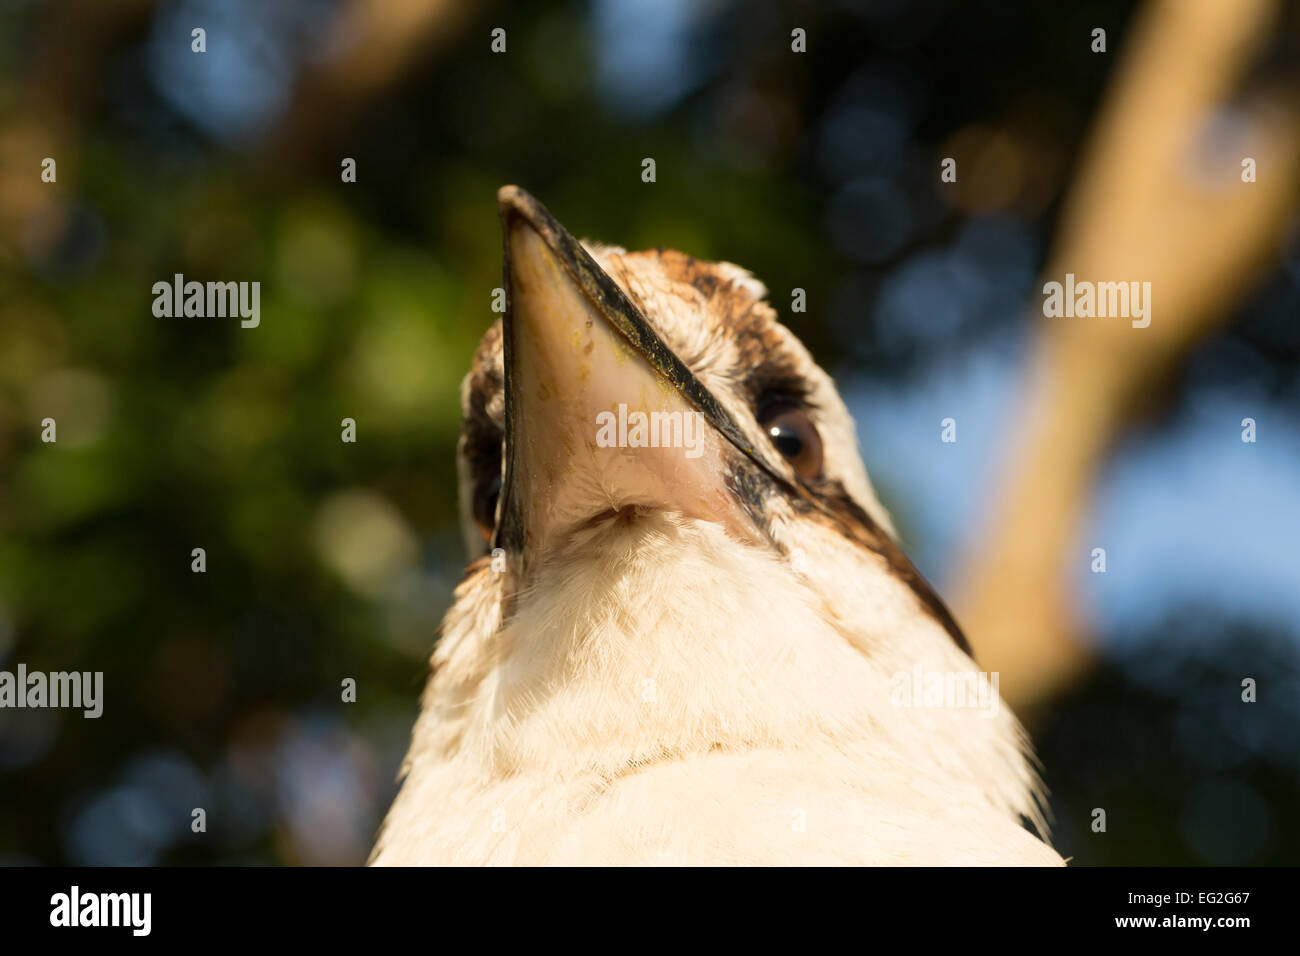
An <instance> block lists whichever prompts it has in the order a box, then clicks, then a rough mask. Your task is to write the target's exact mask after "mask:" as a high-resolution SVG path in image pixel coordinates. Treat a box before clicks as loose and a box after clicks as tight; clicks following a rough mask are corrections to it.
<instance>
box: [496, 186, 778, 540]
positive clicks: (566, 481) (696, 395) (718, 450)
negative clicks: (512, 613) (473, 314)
mask: <svg viewBox="0 0 1300 956" xmlns="http://www.w3.org/2000/svg"><path fill="white" fill-rule="evenodd" d="M497 201H498V205H499V207H500V213H501V225H502V232H503V237H504V244H505V288H506V314H505V319H504V323H503V325H504V339H505V396H506V403H505V423H506V429H505V432H506V454H505V475H504V478H503V483H502V494H501V501H500V505H499V509H500V510H499V512H498V519H497V527H496V529H495V532H494V535H493V542H492V544H493V547H501V548H504V549H506V551H507V552H511V553H514V554H516V555H519V556H521V557H522V558H523V560H524V561H525V562H527V560H528V558H529V556H530V555H533V554H536V553H537V552H538V551H539V550H540V549H542V548H544V547H546V546H548V545H550V544H552V543H554V542H555V541H557V540H560V539H562V538H563V536H564V535H565V534H566V533H567V532H569V531H572V530H575V529H577V528H579V527H581V526H583V525H584V524H587V523H590V522H591V521H593V520H595V519H599V518H602V517H605V516H608V515H611V514H618V513H630V512H631V510H632V509H663V510H671V511H675V512H679V513H682V514H685V515H687V516H690V517H695V518H701V519H704V520H709V521H714V522H717V523H719V524H721V525H723V526H724V527H725V528H727V529H728V530H729V531H731V532H732V533H735V534H737V535H740V536H745V537H754V536H756V535H757V533H758V532H757V525H756V523H755V521H754V513H755V508H756V502H755V501H754V500H753V492H752V489H751V490H750V492H749V493H748V494H747V493H745V492H744V491H742V490H741V489H742V487H743V488H750V486H751V484H752V483H751V482H743V481H741V482H738V481H737V480H736V478H737V475H738V474H739V472H740V471H752V470H753V468H754V467H755V465H756V464H759V463H758V462H757V460H756V459H755V458H754V456H753V449H752V448H750V447H749V444H748V441H747V439H746V438H745V436H744V435H743V433H742V432H741V430H740V429H739V428H738V427H737V425H736V423H735V421H734V420H733V419H732V417H731V416H730V415H729V414H728V413H727V411H726V410H725V409H724V408H723V407H722V405H720V404H719V402H718V401H717V399H716V398H714V396H713V395H712V394H711V393H710V392H709V391H708V390H707V389H706V388H705V387H704V386H703V385H702V384H701V383H700V381H699V380H698V379H697V378H696V377H695V375H694V374H692V372H691V371H690V370H689V369H688V368H687V367H686V366H685V364H684V363H683V362H682V361H681V359H680V358H678V356H677V355H676V354H674V353H673V351H672V350H671V349H669V348H668V346H667V345H665V344H664V342H663V340H662V339H660V337H659V335H658V334H657V333H656V332H655V330H654V329H653V328H652V327H651V326H650V324H649V323H648V322H647V321H646V319H645V316H644V315H642V314H641V311H640V310H639V309H638V308H637V307H636V306H635V305H634V304H633V303H632V302H631V301H630V300H629V299H628V297H627V296H626V295H625V294H624V293H623V290H622V289H621V288H620V287H619V286H618V284H617V283H615V282H614V280H613V279H612V278H610V276H609V275H607V274H606V273H605V271H604V270H603V269H601V267H600V266H599V265H597V264H596V262H595V261H594V260H593V259H592V258H591V256H590V255H589V254H588V253H587V251H586V250H585V249H583V247H582V245H581V244H580V243H579V242H578V240H576V239H575V238H574V237H573V236H572V235H570V234H569V233H568V232H567V231H566V230H565V229H564V227H563V226H561V225H560V224H559V223H558V222H556V220H555V219H554V217H552V216H551V214H550V213H549V212H548V211H547V210H546V209H545V208H544V207H543V206H542V204H541V203H539V202H538V201H537V200H536V199H534V198H533V197H532V196H530V195H529V194H528V193H527V192H525V191H524V190H522V189H519V188H518V187H516V186H505V187H502V189H501V190H500V191H499V192H498V194H497ZM637 413H640V414H642V415H644V416H645V420H646V421H654V422H656V423H657V425H656V426H653V427H648V428H646V429H644V430H643V431H641V432H640V434H639V435H638V434H637V433H636V432H635V430H634V428H635V423H636V421H637V420H638V414H637ZM652 415H653V417H652ZM624 423H626V424H624ZM638 438H639V439H641V440H640V441H638ZM611 439H613V441H611ZM654 446H658V447H654Z"/></svg>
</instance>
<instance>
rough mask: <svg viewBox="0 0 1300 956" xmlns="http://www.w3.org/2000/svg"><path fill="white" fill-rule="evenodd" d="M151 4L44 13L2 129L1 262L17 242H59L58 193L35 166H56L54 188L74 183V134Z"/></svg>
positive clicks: (98, 4) (75, 6) (84, 5)
mask: <svg viewBox="0 0 1300 956" xmlns="http://www.w3.org/2000/svg"><path fill="white" fill-rule="evenodd" d="M155 4H156V0H116V2H114V3H103V2H102V0H69V2H67V3H60V4H46V5H45V7H44V9H43V11H42V13H43V15H42V16H41V18H40V23H39V24H38V26H37V27H36V28H35V29H34V31H33V36H34V37H35V43H34V45H33V48H32V50H31V52H30V53H29V55H28V60H27V63H26V65H25V77H24V79H23V81H22V82H21V83H20V84H19V86H18V89H17V92H16V94H15V97H14V107H13V113H12V115H11V116H10V117H9V119H8V121H7V122H6V123H5V125H4V128H3V129H0V237H3V239H0V262H2V261H5V260H6V259H8V258H11V257H13V256H15V255H16V252H15V250H14V249H13V248H12V246H11V243H13V242H14V241H15V240H17V239H18V238H20V237H21V238H22V239H23V240H24V241H26V242H27V243H28V244H29V246H33V247H36V248H38V249H39V248H40V247H42V246H43V245H45V244H48V243H53V242H56V241H57V240H58V238H59V236H60V235H61V234H62V231H63V221H64V220H63V216H62V215H61V213H60V209H61V208H62V206H61V204H60V203H59V193H60V192H62V191H63V190H56V189H54V188H48V187H47V188H42V186H43V184H42V183H41V179H40V175H41V160H42V159H44V158H45V157H47V156H48V157H50V158H52V159H54V160H55V162H56V163H57V164H58V173H59V180H58V181H59V182H60V183H67V182H69V181H73V180H74V178H75V171H76V161H77V154H78V149H77V146H78V143H77V136H78V129H79V127H80V125H81V123H82V121H83V120H84V118H85V116H86V114H87V112H88V111H89V110H90V109H91V108H92V107H93V106H94V105H95V104H96V103H97V102H98V100H99V95H100V93H101V91H102V89H103V83H102V79H103V75H104V67H105V65H106V63H107V62H108V60H109V58H110V57H111V56H112V54H113V53H114V51H115V50H116V49H117V47H118V44H119V43H121V42H122V40H123V38H124V37H126V36H128V35H129V34H130V33H131V32H132V31H134V30H137V29H139V27H140V25H141V24H143V23H145V22H146V21H147V19H148V17H149V15H150V14H151V13H152V12H153V8H154V6H155Z"/></svg>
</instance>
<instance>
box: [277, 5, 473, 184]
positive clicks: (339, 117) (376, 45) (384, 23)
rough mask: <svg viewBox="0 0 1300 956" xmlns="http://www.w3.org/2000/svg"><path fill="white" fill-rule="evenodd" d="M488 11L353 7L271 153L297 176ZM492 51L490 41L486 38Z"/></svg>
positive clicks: (338, 22) (346, 8)
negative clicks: (434, 52)
mask: <svg viewBox="0 0 1300 956" xmlns="http://www.w3.org/2000/svg"><path fill="white" fill-rule="evenodd" d="M482 9H483V5H481V4H467V3H457V2H455V0H348V2H346V3H344V4H343V5H342V6H341V7H340V8H339V11H338V13H337V14H336V15H335V17H334V22H333V23H332V24H331V26H330V27H329V29H328V30H327V31H326V36H325V40H324V41H323V44H322V49H321V50H320V51H318V52H319V56H318V58H317V59H318V64H319V65H317V66H316V67H314V68H312V69H309V70H308V71H307V72H306V73H305V74H304V75H303V76H302V78H301V80H300V82H299V84H298V88H297V90H296V92H295V94H294V101H293V104H292V105H291V107H290V108H289V111H288V115H287V116H286V118H285V122H284V125H283V127H282V128H281V131H280V134H279V135H278V136H277V137H275V138H274V140H273V141H272V143H271V144H270V147H269V151H270V153H271V155H272V156H274V157H275V158H276V160H277V162H278V164H280V165H282V166H284V167H288V168H293V167H295V166H297V165H299V164H301V163H305V162H309V161H310V157H311V156H313V155H315V154H317V153H319V152H320V151H322V150H324V149H326V148H328V147H330V146H331V145H332V144H333V143H334V142H336V141H337V140H338V138H339V137H340V136H341V135H342V134H343V133H345V132H346V131H347V129H348V127H349V126H350V125H351V123H352V122H354V121H355V119H356V117H357V115H358V114H359V113H360V112H361V111H362V110H363V109H364V108H365V106H366V104H368V103H370V102H373V101H374V100H375V99H377V98H378V97H379V96H380V95H382V94H383V93H385V92H387V91H388V90H390V89H391V88H392V87H393V86H394V85H395V84H396V83H397V82H399V81H400V80H401V78H402V77H403V76H405V75H406V74H407V72H408V71H409V70H411V69H412V68H413V67H414V66H416V64H417V63H419V62H421V60H422V58H423V57H426V56H427V54H429V53H430V51H431V50H433V49H435V48H437V47H439V46H443V45H445V44H447V43H449V42H450V41H451V40H452V39H453V38H455V37H456V36H458V35H460V33H461V32H462V31H463V30H464V29H465V27H466V26H467V25H468V24H469V21H470V20H471V15H477V14H478V13H479V12H480V11H481V10H482ZM481 39H482V42H483V44H484V48H485V49H486V46H487V43H488V36H487V34H484V35H483V37H482V38H481Z"/></svg>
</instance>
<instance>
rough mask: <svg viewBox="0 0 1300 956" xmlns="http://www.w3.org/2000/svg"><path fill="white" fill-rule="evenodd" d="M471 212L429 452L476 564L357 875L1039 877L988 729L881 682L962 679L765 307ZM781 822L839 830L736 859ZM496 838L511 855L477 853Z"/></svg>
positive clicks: (1010, 757) (752, 292)
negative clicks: (478, 226)
mask: <svg viewBox="0 0 1300 956" xmlns="http://www.w3.org/2000/svg"><path fill="white" fill-rule="evenodd" d="M498 204H499V209H500V216H501V224H502V231H503V237H504V259H505V290H506V312H505V315H504V316H503V318H502V320H501V321H500V322H499V323H497V324H496V325H495V326H493V327H492V328H491V329H490V330H489V331H488V332H487V334H486V336H485V337H484V339H483V341H482V343H481V345H480V347H479V349H478V351H477V353H476V355H475V358H474V361H473V365H472V368H471V371H470V373H469V375H468V376H467V378H466V379H465V382H464V385H463V388H462V404H463V412H464V422H463V426H462V431H461V436H460V440H459V446H458V462H459V477H460V504H461V511H462V517H463V521H464V526H465V536H466V541H467V542H468V544H469V546H470V548H471V550H472V553H473V554H474V555H475V559H474V560H473V561H472V562H471V563H470V565H469V567H468V570H467V573H466V577H465V580H464V581H463V582H462V583H461V585H460V587H459V588H458V589H457V591H456V596H455V601H454V603H453V606H452V608H451V609H450V611H449V612H448V614H447V616H446V618H445V619H444V622H443V629H442V636H441V638H440V640H439V642H438V645H437V648H436V649H435V652H434V657H433V667H434V673H433V676H432V678H431V679H430V681H429V683H428V685H427V687H426V690H425V694H424V700H423V707H422V711H421V715H420V718H419V720H418V721H417V723H416V727H415V731H414V734H413V739H412V744H411V748H410V751H409V752H408V756H407V760H406V763H405V765H404V774H405V782H404V784H403V788H402V791H401V793H400V795H399V797H398V799H397V801H396V802H395V803H394V806H393V808H392V810H391V811H390V813H389V816H388V819H387V821H386V823H385V827H384V831H383V834H382V835H381V839H380V843H379V844H378V845H377V849H376V859H377V860H380V861H383V862H393V861H398V862H400V861H408V862H412V861H428V860H430V859H455V860H460V861H466V862H468V861H473V860H478V861H483V860H511V861H516V862H519V861H527V860H533V861H551V862H555V861H560V860H567V861H571V862H592V861H594V860H602V859H603V860H607V861H610V862H614V861H618V860H623V861H626V860H630V859H645V858H648V856H649V857H653V858H655V859H685V858H694V857H693V851H692V850H691V849H690V848H691V847H692V846H697V845H705V844H707V845H708V846H711V847H715V848H718V849H717V850H716V853H714V854H713V855H712V856H711V857H710V858H712V859H736V860H741V859H748V860H761V859H767V860H782V859H784V860H802V861H808V860H818V859H821V860H825V861H832V860H838V859H859V860H862V859H874V858H878V857H879V858H890V859H893V858H908V859H914V860H922V859H932V856H927V852H928V851H924V850H923V849H918V848H917V846H918V845H919V846H921V847H922V848H924V847H927V846H928V847H930V848H931V850H934V852H937V849H935V848H937V847H942V848H943V851H944V853H945V854H946V855H944V856H942V857H937V858H933V859H941V860H947V861H953V862H956V861H962V860H966V861H981V860H983V861H994V860H1002V861H1004V862H1006V861H1012V860H1014V859H1017V855H1016V851H1015V850H1014V849H1008V848H1023V847H1024V846H1027V845H1028V844H1024V843H1022V842H1021V841H1024V840H1028V841H1029V843H1030V844H1032V845H1033V846H1032V847H1031V848H1030V849H1028V850H1027V851H1026V852H1027V853H1028V854H1029V855H1030V856H1032V855H1033V854H1042V853H1045V854H1046V855H1048V856H1051V852H1050V850H1043V848H1042V844H1040V843H1038V842H1037V841H1035V840H1033V839H1032V838H1031V837H1029V836H1028V835H1027V833H1026V832H1025V831H1024V830H1023V829H1021V828H1020V824H1019V818H1020V817H1021V816H1022V815H1023V816H1027V817H1029V818H1031V819H1033V820H1035V821H1038V822H1040V823H1041V816H1040V815H1039V811H1038V804H1037V802H1036V801H1037V794H1038V788H1037V778H1036V776H1035V774H1034V772H1033V770H1032V767H1031V766H1030V764H1029V761H1028V759H1027V756H1026V749H1025V745H1024V740H1023V736H1022V733H1021V731H1020V728H1019V725H1018V724H1017V723H1016V721H1015V719H1014V718H1013V717H1012V716H1011V715H1010V714H1009V713H1008V712H1007V711H1006V710H1005V708H1001V709H997V708H996V707H995V708H994V712H992V713H984V714H975V713H971V712H968V711H962V710H959V709H954V708H949V707H935V708H929V707H918V706H911V704H915V703H919V701H911V702H903V706H900V701H899V699H898V694H897V686H896V679H897V677H898V676H899V675H907V676H908V677H909V678H910V677H911V675H913V674H920V673H922V672H924V673H928V674H941V675H942V674H953V673H965V672H971V671H973V670H974V666H975V665H974V663H973V662H972V660H971V659H970V657H969V655H968V648H967V646H966V642H965V639H964V637H963V636H962V634H961V631H960V630H959V628H958V627H957V625H956V623H955V622H954V621H953V619H952V616H951V615H950V614H949V613H948V611H947V609H946V608H945V607H944V605H943V603H942V602H941V601H940V599H939V598H938V596H937V595H936V594H935V592H934V591H933V590H932V589H931V587H930V586H929V585H928V584H927V583H926V582H925V580H924V579H923V578H922V576H921V575H920V574H919V573H917V571H916V569H915V568H914V567H913V566H912V564H911V563H910V562H909V561H908V559H907V558H906V557H905V556H904V554H903V552H902V550H901V549H900V548H899V546H898V543H897V541H896V539H895V536H894V531H893V528H892V526H891V524H890V521H889V517H888V515H887V514H886V512H885V510H884V508H883V507H882V506H881V504H880V502H879V500H878V499H877V497H876V495H875V493H874V491H873V490H872V486H871V483H870V481H869V479H868V477H867V473H866V470H865V468H864V467H863V464H862V460H861V457H860V455H859V452H858V445H857V437H856V430H855V427H854V425H853V422H852V420H851V418H850V417H849V414H848V411H847V410H846V408H845V406H844V402H843V401H842V399H841V398H840V395H839V393H838V392H837V390H836V388H835V385H834V383H833V382H832V381H831V379H830V377H829V376H828V375H827V374H826V373H825V372H824V371H823V370H822V369H821V368H819V367H818V366H817V364H816V363H815V362H814V361H813V360H812V358H811V356H810V355H809V354H808V351H807V350H806V349H805V348H804V347H803V345H802V344H801V343H800V342H799V341H798V340H797V339H796V338H795V337H794V335H792V334H791V333H790V332H789V331H788V330H787V329H786V328H784V327H783V326H782V325H781V324H780V323H779V322H778V321H777V317H776V314H775V312H774V310H773V309H772V307H771V306H770V305H768V304H767V303H766V302H765V295H766V293H765V290H764V288H763V286H762V285H761V284H760V283H759V282H758V281H757V280H756V279H755V278H754V277H753V276H751V275H750V274H749V273H748V272H746V271H745V270H744V269H741V268H740V267H738V266H735V265H731V264H729V263H724V262H703V261H699V260H697V259H694V258H692V257H691V256H689V255H685V254H683V253H680V252H673V251H668V250H663V249H659V250H654V251H647V252H635V253H629V252H626V251H624V250H623V249H619V248H616V247H612V246H600V245H594V244H586V245H584V244H583V243H581V242H579V241H578V240H577V239H575V238H574V237H573V236H572V235H570V233H569V232H568V231H566V230H565V229H564V228H563V227H562V226H561V225H560V224H559V223H558V222H557V221H556V220H555V218H554V217H553V216H551V214H550V213H549V212H548V211H547V210H546V209H545V208H543V206H542V205H541V204H540V203H539V202H538V201H537V200H536V199H534V198H533V197H532V196H530V195H529V194H528V193H526V192H524V191H523V190H521V189H519V188H517V187H513V186H507V187H504V188H502V189H501V190H500V192H499V194H498ZM993 696H994V697H995V698H996V690H994V692H993ZM701 762H705V764H707V766H705V765H704V764H701ZM688 768H689V769H688ZM682 773H688V774H690V776H689V779H682V780H679V781H678V783H676V784H673V783H671V782H670V781H671V780H672V779H674V778H673V775H674V774H682ZM646 787H650V788H652V789H653V788H658V789H653V792H644V793H642V792H641V791H640V790H638V789H637V788H646ZM753 787H757V788H758V789H757V790H753V791H752V792H753V793H756V794H761V798H759V797H756V798H755V800H758V803H759V804H761V806H759V805H757V804H755V803H754V801H750V802H749V803H746V804H745V805H744V806H739V805H737V804H736V803H735V794H736V792H737V790H738V788H753ZM601 795H603V799H604V800H605V801H606V803H605V805H607V806H608V807H610V808H614V809H609V810H607V811H604V810H599V809H598V806H599V805H600V799H602V796H601ZM682 801H688V802H689V801H695V804H694V806H693V807H692V808H686V807H685V806H684V805H683V803H682ZM846 801H847V802H846ZM790 806H796V807H800V808H808V807H813V808H817V807H819V806H820V807H821V811H820V812H823V813H824V814H825V818H835V819H837V820H838V823H837V825H836V826H835V827H832V828H830V829H824V830H822V831H820V832H819V835H818V837H817V840H818V841H819V842H818V843H817V846H816V847H815V848H811V847H809V846H805V847H804V848H803V850H801V851H800V852H798V853H796V854H795V855H794V856H782V855H781V854H782V853H785V852H786V850H784V849H781V848H779V847H777V848H776V849H774V850H773V852H772V853H771V854H768V855H766V856H764V855H763V852H762V848H767V849H772V848H773V846H775V844H773V843H772V841H771V839H770V836H771V833H772V830H771V823H770V820H771V819H774V818H775V819H779V818H781V817H782V816H783V815H788V814H789V813H790V812H791V811H790V810H789V807H790ZM849 807H856V808H857V809H847V808H849ZM918 807H923V808H924V809H919V808H918ZM435 808H436V809H435ZM871 808H874V809H871ZM498 811H499V812H500V813H501V814H502V815H503V816H504V817H509V816H510V815H511V814H513V815H514V817H513V818H514V819H517V818H519V817H521V816H522V817H526V818H527V820H528V821H529V825H528V826H527V827H520V828H519V829H517V830H511V832H514V833H516V835H517V836H518V838H519V839H520V840H522V841H523V842H522V843H517V844H515V845H513V847H512V848H506V847H505V845H504V844H503V843H502V842H501V840H500V839H499V838H498V837H497V836H496V835H494V833H491V832H486V831H484V830H483V829H482V827H481V826H480V824H481V821H482V820H483V818H484V814H488V813H497V812H498ZM799 812H800V813H802V812H805V810H804V809H800V810H799ZM807 812H811V813H817V812H819V811H818V810H817V809H812V810H808V811H807ZM864 813H865V814H867V816H872V814H874V815H875V816H874V817H872V818H873V819H874V820H876V821H877V823H878V826H876V827H875V828H874V829H872V828H870V827H868V828H866V829H865V830H864V829H863V828H862V827H861V826H860V825H859V824H860V823H861V819H862V815H863V814H864ZM602 814H603V815H602ZM773 815H775V817H773ZM760 818H762V820H765V821H768V822H762V820H760ZM561 821H562V822H561ZM602 821H603V822H602ZM1008 821H1013V822H1012V823H1010V824H1008ZM557 827H558V828H559V829H558V830H557V829H556V828H557ZM1000 828H1001V829H1000ZM778 829H779V827H778ZM1003 829H1006V830H1007V832H1005V833H1004V832H1002V830H1003ZM503 832H504V831H503ZM995 833H996V834H997V835H996V836H995V837H994V836H990V835H991V834H995ZM519 834H526V835H524V836H519ZM918 834H923V835H922V836H918ZM938 834H946V836H943V837H940V836H938ZM972 834H974V836H971V835H972ZM648 835H652V836H648ZM629 840H632V841H633V843H632V844H629V843H628V841H629ZM642 840H648V841H649V842H650V844H653V848H652V849H647V846H645V845H642V844H641V843H640V842H638V841H642ZM575 841H576V842H575ZM917 841H919V844H918V842H917ZM927 841H929V842H927ZM931 844H933V846H931ZM963 846H964V847H965V850H962V849H959V848H960V847H963ZM566 848H567V849H566ZM990 848H993V849H990ZM787 849H788V848H787ZM622 851H626V852H622ZM967 851H969V852H967ZM620 854H621V855H620ZM999 854H1002V855H1001V856H999ZM933 859H932V861H933Z"/></svg>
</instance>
